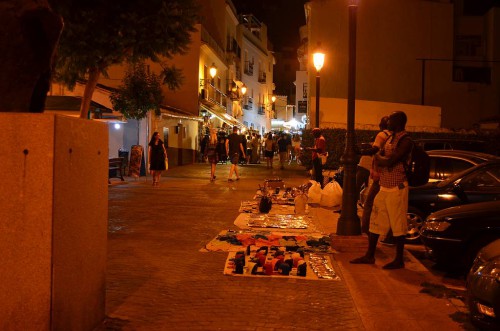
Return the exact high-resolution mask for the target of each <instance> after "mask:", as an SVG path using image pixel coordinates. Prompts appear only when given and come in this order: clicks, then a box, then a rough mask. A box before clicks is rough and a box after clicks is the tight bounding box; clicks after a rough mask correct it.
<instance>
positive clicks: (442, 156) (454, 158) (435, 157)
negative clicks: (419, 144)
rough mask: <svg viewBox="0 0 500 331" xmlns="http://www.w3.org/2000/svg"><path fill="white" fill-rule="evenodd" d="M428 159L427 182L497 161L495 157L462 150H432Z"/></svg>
mask: <svg viewBox="0 0 500 331" xmlns="http://www.w3.org/2000/svg"><path fill="white" fill-rule="evenodd" d="M427 154H429V158H430V173H429V181H431V182H435V181H441V180H444V179H446V178H448V177H450V176H452V175H454V174H456V173H459V172H462V171H464V170H465V169H468V168H470V167H473V166H475V165H478V164H480V163H483V162H486V161H490V160H495V159H498V157H497V156H494V155H491V154H485V153H479V152H470V151H462V150H434V151H429V152H427Z"/></svg>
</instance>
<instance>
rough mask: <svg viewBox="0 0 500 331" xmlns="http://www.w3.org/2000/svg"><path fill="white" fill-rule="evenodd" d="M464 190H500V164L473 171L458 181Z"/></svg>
mask: <svg viewBox="0 0 500 331" xmlns="http://www.w3.org/2000/svg"><path fill="white" fill-rule="evenodd" d="M460 186H462V188H463V189H464V190H471V191H481V190H491V189H495V190H500V166H496V167H488V168H485V169H481V170H480V171H475V172H473V173H472V174H470V175H469V176H466V177H465V178H464V179H462V181H461V182H460Z"/></svg>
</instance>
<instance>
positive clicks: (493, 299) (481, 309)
mask: <svg viewBox="0 0 500 331" xmlns="http://www.w3.org/2000/svg"><path fill="white" fill-rule="evenodd" d="M467 299H468V300H467V301H468V304H469V311H470V317H471V320H472V323H473V324H475V325H476V326H478V327H480V328H481V329H490V330H500V239H499V240H495V241H494V242H492V243H490V244H489V245H488V246H486V247H484V248H483V249H482V250H481V251H480V252H479V254H478V255H477V257H476V259H475V261H474V264H473V266H472V268H471V269H470V271H469V275H468V276H467Z"/></svg>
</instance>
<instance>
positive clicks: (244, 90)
mask: <svg viewBox="0 0 500 331" xmlns="http://www.w3.org/2000/svg"><path fill="white" fill-rule="evenodd" d="M245 93H247V87H246V86H245V85H242V86H241V94H243V95H245Z"/></svg>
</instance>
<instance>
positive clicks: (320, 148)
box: [307, 128, 326, 187]
mask: <svg viewBox="0 0 500 331" xmlns="http://www.w3.org/2000/svg"><path fill="white" fill-rule="evenodd" d="M312 134H313V136H314V147H308V148H307V149H308V150H310V151H312V152H313V153H312V163H313V171H314V180H315V181H317V182H318V183H320V185H321V187H323V165H322V164H321V159H320V157H319V154H324V153H326V140H325V137H323V135H322V134H321V130H320V128H314V129H313V130H312Z"/></svg>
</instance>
